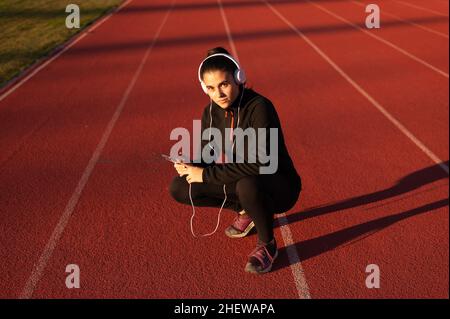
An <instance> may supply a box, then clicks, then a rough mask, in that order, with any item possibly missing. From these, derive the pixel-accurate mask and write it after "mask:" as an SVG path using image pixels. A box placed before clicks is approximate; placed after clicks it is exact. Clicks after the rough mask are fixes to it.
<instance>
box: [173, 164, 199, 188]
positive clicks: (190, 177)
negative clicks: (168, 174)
mask: <svg viewBox="0 0 450 319" xmlns="http://www.w3.org/2000/svg"><path fill="white" fill-rule="evenodd" d="M173 166H174V167H175V169H176V170H177V173H178V175H180V176H184V175H187V176H186V181H187V182H188V183H189V184H191V183H203V176H202V174H203V168H201V167H196V166H192V165H189V164H184V163H175V164H174V165H173Z"/></svg>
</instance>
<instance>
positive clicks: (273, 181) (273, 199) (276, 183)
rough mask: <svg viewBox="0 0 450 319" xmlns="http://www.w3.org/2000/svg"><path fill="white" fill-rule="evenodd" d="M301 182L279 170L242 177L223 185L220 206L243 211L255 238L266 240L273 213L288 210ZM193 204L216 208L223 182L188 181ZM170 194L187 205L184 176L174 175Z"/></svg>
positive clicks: (187, 185) (270, 236) (186, 183)
mask: <svg viewBox="0 0 450 319" xmlns="http://www.w3.org/2000/svg"><path fill="white" fill-rule="evenodd" d="M300 189H301V182H300V179H299V178H297V177H286V176H284V175H282V174H280V173H276V174H272V175H269V174H266V175H254V176H246V177H243V178H241V179H240V180H238V181H237V182H234V183H231V184H226V192H227V202H226V203H225V206H224V208H227V209H232V210H234V211H236V212H239V211H241V210H243V209H244V210H245V212H246V213H247V214H249V215H250V217H251V218H252V219H253V221H254V222H255V227H256V230H257V232H258V237H259V239H260V240H261V241H263V242H265V243H268V242H270V241H271V240H272V239H273V215H274V214H279V213H283V212H286V211H288V210H289V209H291V208H292V207H293V206H294V205H295V203H296V202H297V199H298V197H299V194H300ZM191 191H192V193H191V194H192V200H193V202H194V205H195V206H206V207H220V206H221V205H222V203H223V200H224V193H223V185H215V184H208V183H192V190H191ZM170 194H171V195H172V197H173V198H174V199H175V200H176V201H177V202H179V203H182V204H188V205H190V204H191V202H190V200H189V184H188V182H187V181H186V177H185V176H183V177H179V176H177V177H175V178H174V179H173V181H172V183H171V185H170Z"/></svg>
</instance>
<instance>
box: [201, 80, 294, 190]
mask: <svg viewBox="0 0 450 319" xmlns="http://www.w3.org/2000/svg"><path fill="white" fill-rule="evenodd" d="M241 90H242V88H241ZM241 92H242V91H240V93H239V95H238V97H237V98H236V100H235V101H234V102H233V104H232V105H231V106H230V107H228V108H227V109H226V110H224V109H222V108H221V107H220V106H218V105H217V104H216V103H214V102H212V108H211V110H212V127H213V128H217V129H219V130H220V132H221V134H222V139H223V140H222V145H225V144H224V143H225V141H224V139H225V138H227V136H226V134H225V128H230V127H231V123H232V117H234V119H233V122H234V125H233V127H234V128H236V124H237V114H238V110H237V109H238V104H239V100H240V97H241ZM240 105H241V107H240V111H239V118H240V120H239V128H241V129H243V130H245V129H246V128H248V127H253V128H254V129H255V130H256V132H257V131H258V128H267V129H268V130H267V132H268V133H269V131H270V130H269V128H277V129H278V169H277V171H276V173H280V174H283V175H285V176H287V177H288V178H292V179H293V180H296V181H299V180H300V177H299V175H298V174H297V171H296V169H295V167H294V164H293V163H292V160H291V158H290V156H289V153H288V150H287V148H286V145H285V142H284V137H283V132H282V129H281V125H280V120H279V118H278V114H277V112H276V110H275V108H274V106H273V104H272V102H270V100H268V99H267V98H265V97H264V96H262V95H260V94H258V93H257V92H255V91H253V90H252V89H248V88H246V89H245V90H244V95H243V96H242V101H241V103H240ZM232 114H234V116H232ZM210 119H211V118H210V105H209V104H208V105H207V106H206V107H205V109H204V111H203V115H202V120H201V124H202V132H203V131H204V130H205V129H209V126H210ZM266 137H267V151H266V154H269V147H270V145H269V138H270V134H267V136H266ZM212 140H214V139H213V138H212ZM246 142H247V140H246ZM207 144H208V141H207V140H202V141H201V148H202V149H203V148H204V147H205V146H206V145H207ZM245 145H247V144H245ZM206 147H208V146H206ZM245 149H246V147H245ZM218 151H219V152H223V150H218ZM233 154H236V145H235V147H234V149H233ZM197 156H198V158H200V156H199V154H197ZM247 156H248V154H247V152H245V155H244V163H237V162H233V163H215V162H213V163H211V164H209V165H207V164H206V163H205V162H204V161H202V164H201V166H203V167H204V168H205V169H204V170H203V175H202V177H203V182H206V183H212V184H218V185H223V184H228V183H232V182H235V181H237V180H239V179H240V178H242V177H244V176H249V175H258V174H260V170H259V169H260V167H261V166H268V165H269V164H261V163H260V161H257V162H256V163H248V162H247V158H248V157H247Z"/></svg>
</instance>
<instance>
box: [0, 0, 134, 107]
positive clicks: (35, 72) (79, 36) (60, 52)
mask: <svg viewBox="0 0 450 319" xmlns="http://www.w3.org/2000/svg"><path fill="white" fill-rule="evenodd" d="M131 1H133V0H128V1H126V2H124V3H123V4H122V5H120V6H119V7H118V8H117V9H116V10H113V11H112V12H110V13H109V14H108V15H106V16H105V17H104V18H102V19H101V20H99V21H98V22H94V24H93V25H92V26H90V27H89V28H87V29H85V30H84V31H82V32H81V33H80V34H79V35H78V36H76V38H75V39H73V40H69V42H68V43H67V44H65V45H63V49H62V50H61V51H59V52H58V53H57V54H55V55H54V56H52V57H50V58H49V59H48V60H47V61H45V62H43V63H42V61H38V62H36V64H39V63H42V64H41V65H39V66H38V67H36V69H34V70H33V71H32V72H31V73H30V74H28V75H27V76H25V77H24V78H22V79H21V80H19V81H18V82H17V83H16V84H14V85H13V86H11V88H9V89H8V90H6V92H4V93H3V94H2V95H1V96H0V102H1V101H2V100H4V99H5V98H6V97H8V96H9V95H11V94H12V93H13V92H14V91H16V90H17V89H18V88H20V87H21V86H22V85H24V84H25V83H26V82H27V81H28V80H29V79H31V78H32V77H33V76H35V75H36V74H37V73H38V72H39V71H41V70H42V69H43V68H45V67H46V66H47V65H49V64H50V63H52V62H53V61H55V60H56V59H57V58H58V57H60V56H61V55H62V54H63V53H64V52H66V51H67V50H68V49H70V48H71V47H73V46H74V45H75V44H77V43H78V42H80V41H81V40H82V39H83V38H84V37H85V36H87V35H88V34H89V33H90V32H92V31H94V30H95V29H97V28H98V27H99V26H100V25H102V24H103V23H104V22H105V21H106V20H108V19H109V18H110V17H111V16H112V15H113V14H115V13H117V12H119V11H120V10H121V9H122V8H123V7H125V6H126V5H127V4H129V3H130V2H131ZM32 67H33V66H31V67H30V68H32Z"/></svg>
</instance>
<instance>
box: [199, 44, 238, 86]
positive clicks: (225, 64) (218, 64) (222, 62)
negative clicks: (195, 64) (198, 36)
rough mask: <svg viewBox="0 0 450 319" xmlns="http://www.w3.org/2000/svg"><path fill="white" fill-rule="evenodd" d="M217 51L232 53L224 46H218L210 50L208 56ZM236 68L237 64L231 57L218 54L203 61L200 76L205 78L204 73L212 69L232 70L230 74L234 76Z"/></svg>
mask: <svg viewBox="0 0 450 319" xmlns="http://www.w3.org/2000/svg"><path fill="white" fill-rule="evenodd" d="M216 53H225V54H228V55H230V53H229V52H228V51H227V50H225V49H224V48H222V47H216V48H213V49H210V50H208V53H207V55H206V57H209V56H211V55H213V54H216ZM236 69H237V66H236V64H234V62H233V61H231V60H230V59H228V58H227V57H224V56H216V57H213V58H210V59H207V60H206V61H205V62H204V63H203V65H202V67H201V68H200V77H201V78H202V79H203V74H205V72H210V71H224V72H230V74H231V75H233V76H234V72H235V71H236Z"/></svg>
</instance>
